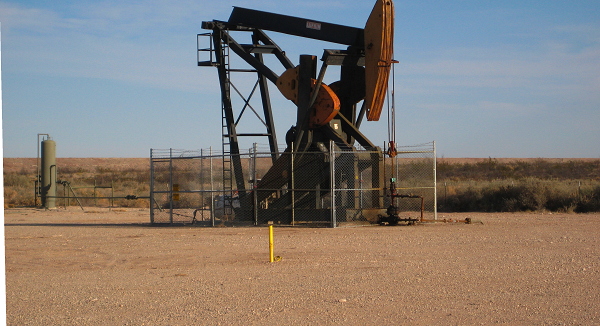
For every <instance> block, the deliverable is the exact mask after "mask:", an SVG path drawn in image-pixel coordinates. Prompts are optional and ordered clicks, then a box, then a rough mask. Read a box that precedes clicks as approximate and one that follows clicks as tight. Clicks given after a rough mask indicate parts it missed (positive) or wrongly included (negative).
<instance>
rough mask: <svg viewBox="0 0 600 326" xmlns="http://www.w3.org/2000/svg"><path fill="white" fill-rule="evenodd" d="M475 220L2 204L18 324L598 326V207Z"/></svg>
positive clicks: (12, 320)
mask: <svg viewBox="0 0 600 326" xmlns="http://www.w3.org/2000/svg"><path fill="white" fill-rule="evenodd" d="M443 217H446V218H456V219H462V218H465V217H471V218H472V219H473V220H475V221H482V222H483V224H479V223H475V224H470V225H465V224H461V223H446V224H443V223H438V224H425V225H415V226H396V227H380V226H374V227H356V228H338V229H325V228H323V229H316V228H289V227H287V228H285V227H279V228H278V227H276V228H275V254H276V255H278V256H281V257H282V258H283V259H282V260H281V261H279V262H275V263H269V262H268V259H269V254H268V230H267V229H266V228H262V227H261V228H259V227H250V228H199V227H153V226H149V225H148V224H147V223H148V220H149V218H148V211H147V210H138V209H135V210H134V209H132V210H128V211H124V210H121V211H113V212H107V211H94V210H93V209H91V210H88V211H86V212H82V211H81V210H79V211H76V210H72V211H64V210H58V211H44V210H36V209H10V210H5V233H6V234H5V237H6V239H5V241H6V242H5V243H6V268H7V271H6V276H7V282H6V284H7V314H8V324H9V325H194V324H195V325H268V324H270V325H401V324H405V325H474V324H485V325H487V324H510V325H594V324H600V287H599V286H598V285H599V284H600V237H599V235H600V214H594V215H575V214H552V215H547V214H540V213H531V214H483V213H472V214H440V218H443Z"/></svg>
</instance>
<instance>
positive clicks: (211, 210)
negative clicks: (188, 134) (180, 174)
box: [208, 146, 215, 226]
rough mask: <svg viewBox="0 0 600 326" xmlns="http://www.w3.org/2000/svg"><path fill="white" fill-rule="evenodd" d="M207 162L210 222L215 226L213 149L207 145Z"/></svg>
mask: <svg viewBox="0 0 600 326" xmlns="http://www.w3.org/2000/svg"><path fill="white" fill-rule="evenodd" d="M208 150H209V163H210V223H211V225H212V226H215V185H214V183H213V163H212V159H213V150H212V146H210V147H209V149H208Z"/></svg>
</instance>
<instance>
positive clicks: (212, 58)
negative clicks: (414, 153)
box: [197, 33, 233, 217]
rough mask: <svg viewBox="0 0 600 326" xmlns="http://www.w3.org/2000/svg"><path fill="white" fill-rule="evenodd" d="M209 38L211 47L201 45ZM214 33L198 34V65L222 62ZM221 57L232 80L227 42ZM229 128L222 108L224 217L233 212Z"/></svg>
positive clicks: (206, 65) (222, 46)
mask: <svg viewBox="0 0 600 326" xmlns="http://www.w3.org/2000/svg"><path fill="white" fill-rule="evenodd" d="M207 38H208V42H209V47H201V44H205V40H206V39H207ZM213 42H214V35H213V33H202V34H198V35H197V49H198V54H197V59H198V66H205V67H216V66H219V65H220V63H219V62H218V61H216V60H217V55H216V53H215V52H216V49H215V46H214V43H213ZM206 53H208V60H201V57H205V55H206ZM220 55H221V57H222V58H223V63H224V66H225V71H226V73H227V81H228V82H229V81H230V80H231V74H230V63H229V56H230V53H229V46H228V44H227V43H226V42H222V41H221V53H220ZM228 130H229V129H228V128H227V118H226V116H225V108H224V107H222V108H221V133H222V141H221V150H222V151H221V152H222V156H221V157H222V168H223V170H222V171H223V191H222V196H223V208H222V209H223V211H222V213H223V217H227V216H231V215H232V214H233V164H232V160H231V146H230V145H231V144H230V142H229V131H228Z"/></svg>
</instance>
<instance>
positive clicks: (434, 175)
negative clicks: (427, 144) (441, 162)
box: [433, 140, 437, 220]
mask: <svg viewBox="0 0 600 326" xmlns="http://www.w3.org/2000/svg"><path fill="white" fill-rule="evenodd" d="M433 219H434V220H437V153H436V150H435V140H434V141H433Z"/></svg>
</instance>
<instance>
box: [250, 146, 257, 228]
mask: <svg viewBox="0 0 600 326" xmlns="http://www.w3.org/2000/svg"><path fill="white" fill-rule="evenodd" d="M252 149H253V153H252V154H253V155H252V171H251V173H252V195H253V196H252V197H253V198H252V206H253V207H254V209H253V212H252V213H253V215H254V225H258V194H257V193H256V192H257V191H258V187H257V183H258V182H257V181H256V155H257V143H254V146H252Z"/></svg>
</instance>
